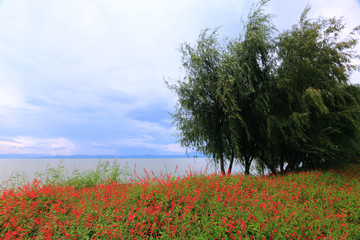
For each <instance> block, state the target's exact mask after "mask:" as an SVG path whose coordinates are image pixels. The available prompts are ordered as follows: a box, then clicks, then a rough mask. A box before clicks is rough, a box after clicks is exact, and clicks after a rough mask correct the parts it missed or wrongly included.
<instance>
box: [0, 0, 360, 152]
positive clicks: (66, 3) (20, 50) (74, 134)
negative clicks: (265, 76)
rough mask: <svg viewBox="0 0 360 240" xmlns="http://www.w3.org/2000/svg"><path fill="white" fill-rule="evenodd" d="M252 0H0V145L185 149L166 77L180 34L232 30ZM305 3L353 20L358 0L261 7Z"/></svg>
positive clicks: (173, 74) (284, 21) (296, 9)
mask: <svg viewBox="0 0 360 240" xmlns="http://www.w3.org/2000/svg"><path fill="white" fill-rule="evenodd" d="M252 2H253V1H244V0H151V1H149V0H131V1H125V0H76V1H74V0H32V1H29V0H0V154H4V153H36V154H53V155H55V154H67V155H71V154H119V155H127V154H140V155H141V154H156V155H161V154H182V153H184V151H185V150H184V149H182V148H181V147H180V146H179V144H178V143H177V139H176V137H175V136H173V134H174V133H175V129H174V127H173V126H172V125H171V119H170V117H169V114H168V112H172V111H173V109H174V104H175V101H176V96H174V95H173V93H171V92H170V91H169V90H168V89H167V88H166V87H165V86H164V79H168V78H170V79H173V80H177V79H179V78H181V76H182V74H183V72H182V71H181V69H180V64H181V63H180V60H181V55H180V53H179V51H178V49H179V47H180V44H181V43H183V42H190V43H193V42H195V40H196V39H197V36H198V34H199V33H200V31H201V30H202V29H205V28H214V27H217V26H221V28H220V31H219V32H220V35H221V36H223V37H229V38H232V37H236V36H237V35H238V34H239V32H240V31H241V29H242V26H241V19H242V18H243V17H245V16H246V14H247V11H248V9H249V7H250V6H251V4H252ZM308 2H309V3H310V5H311V6H312V11H311V13H310V16H311V17H318V16H325V17H332V16H338V17H340V16H344V19H345V21H346V22H347V23H348V26H349V28H350V27H355V26H356V25H358V24H360V14H359V13H360V0H342V1H338V0H309V1H308V0H293V1H283V0H273V1H271V2H270V4H269V6H268V8H267V10H268V11H269V12H271V13H274V14H275V15H276V18H275V19H274V23H275V24H276V25H277V26H278V28H279V29H280V30H283V29H287V28H289V27H290V26H291V25H292V24H294V23H296V22H297V21H298V19H299V16H300V14H301V12H302V10H303V9H304V7H305V6H306V4H307V3H308ZM358 49H359V48H358ZM351 81H352V82H353V83H360V74H354V75H353V76H352V77H351Z"/></svg>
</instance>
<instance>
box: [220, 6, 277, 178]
mask: <svg viewBox="0 0 360 240" xmlns="http://www.w3.org/2000/svg"><path fill="white" fill-rule="evenodd" d="M267 2H268V1H261V2H259V3H258V4H257V5H255V6H254V8H253V9H252V10H251V11H250V13H249V15H248V17H247V19H246V22H245V23H244V31H243V34H241V35H240V37H239V38H238V39H234V40H233V41H231V42H229V44H228V50H227V51H226V53H225V57H224V61H223V63H222V72H221V76H222V78H221V83H222V85H223V86H224V87H223V88H222V90H223V98H222V107H223V109H224V110H225V112H226V116H227V118H228V122H229V127H230V134H231V135H230V136H231V139H232V142H233V147H234V149H235V150H236V155H235V156H236V158H237V159H239V160H240V163H242V164H243V166H244V167H245V174H249V172H250V166H251V163H252V161H253V160H254V159H255V158H259V157H260V154H261V153H262V149H263V148H264V145H266V141H265V139H264V137H263V136H262V134H263V133H264V132H266V117H267V114H268V110H269V109H268V106H269V103H268V100H269V97H268V92H267V85H268V83H269V82H270V81H271V78H272V72H273V71H274V61H273V53H274V48H275V45H274V40H273V34H274V32H275V31H276V29H275V27H274V26H273V24H272V22H271V18H272V16H271V15H269V14H265V13H264V10H263V7H264V6H265V4H266V3H267Z"/></svg>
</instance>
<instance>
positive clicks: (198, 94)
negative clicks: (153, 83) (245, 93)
mask: <svg viewBox="0 0 360 240" xmlns="http://www.w3.org/2000/svg"><path fill="white" fill-rule="evenodd" d="M181 52H182V54H183V57H182V65H183V68H184V70H185V71H186V77H185V79H184V80H183V81H178V83H177V84H174V85H170V84H168V87H169V88H170V89H172V90H173V91H174V92H175V93H176V94H177V96H178V98H179V100H178V104H177V105H176V112H175V113H174V114H173V115H172V117H173V119H174V122H175V123H176V126H177V128H178V129H179V130H180V133H179V137H180V139H181V144H182V145H183V146H185V147H193V148H195V149H196V150H197V151H199V152H203V153H204V154H206V155H208V156H212V157H213V159H214V160H215V161H216V162H220V167H221V172H222V174H225V153H226V152H228V151H227V143H226V136H225V135H226V129H227V127H228V126H227V122H226V119H225V114H224V111H223V109H222V108H221V104H220V99H219V94H218V87H219V74H218V73H219V70H220V69H221V61H222V57H223V49H222V48H221V46H220V45H219V42H218V40H217V35H216V30H215V31H213V32H212V33H210V34H208V30H205V31H203V32H202V33H201V34H200V36H199V39H198V41H197V45H196V46H195V47H192V46H190V44H183V45H182V47H181Z"/></svg>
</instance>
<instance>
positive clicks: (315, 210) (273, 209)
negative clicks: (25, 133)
mask: <svg viewBox="0 0 360 240" xmlns="http://www.w3.org/2000/svg"><path fill="white" fill-rule="evenodd" d="M64 172H65V171H64V168H63V167H61V166H60V167H58V168H56V169H48V170H47V171H46V172H45V173H43V174H42V175H39V176H41V177H42V180H41V181H40V180H39V179H36V180H34V181H33V182H31V183H28V184H26V185H24V186H23V187H21V188H17V189H7V190H5V191H4V192H3V193H2V195H1V197H0V226H3V227H2V228H0V238H1V239H111V238H112V239H360V234H359V233H360V207H359V202H360V199H359V197H360V166H359V165H352V166H351V167H348V168H346V169H342V170H331V171H308V172H299V173H293V174H288V175H285V176H271V177H266V176H257V177H254V176H243V175H232V176H219V175H216V174H212V175H204V174H197V173H194V172H192V171H189V172H188V174H187V176H185V177H176V176H174V175H170V174H165V175H162V176H160V177H155V176H154V175H152V176H150V174H148V173H146V174H145V177H143V178H141V177H139V176H137V174H136V172H135V173H134V174H133V175H131V174H130V173H129V172H128V169H125V168H121V166H120V165H119V164H117V163H113V164H112V165H111V164H110V163H108V162H107V163H101V164H100V165H99V166H98V167H97V168H96V169H95V170H93V171H86V172H79V171H75V172H73V174H71V175H70V176H66V175H65V174H64ZM175 172H176V171H175ZM126 177H132V178H131V184H129V183H126V182H124V181H123V179H126Z"/></svg>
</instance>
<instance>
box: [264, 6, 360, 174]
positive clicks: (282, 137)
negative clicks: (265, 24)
mask: <svg viewBox="0 0 360 240" xmlns="http://www.w3.org/2000/svg"><path fill="white" fill-rule="evenodd" d="M309 11H310V7H306V8H305V10H304V12H303V13H302V15H301V18H300V22H299V23H298V24H296V25H294V26H293V27H292V29H291V30H288V31H285V32H283V33H281V34H280V35H279V37H278V42H277V47H278V48H277V56H278V59H277V60H278V63H279V64H278V68H277V70H276V76H275V81H274V83H273V88H272V89H269V92H270V93H271V94H270V95H271V99H270V102H271V112H270V114H269V119H268V122H269V134H268V136H270V137H269V143H270V146H271V149H272V151H273V159H272V161H271V162H272V163H273V164H274V165H275V166H276V167H279V168H280V170H287V171H292V170H295V169H297V168H300V167H301V168H304V167H306V168H314V167H320V166H324V165H331V164H336V165H337V164H339V163H341V162H343V161H345V160H346V159H351V158H353V157H355V156H358V155H359V153H360V144H359V143H360V134H359V133H360V132H359V131H360V128H359V123H360V121H359V120H360V105H359V103H360V102H359V96H360V95H359V87H357V86H353V85H350V84H349V76H350V73H351V71H353V70H355V69H356V66H355V65H353V64H352V59H354V58H355V57H356V54H355V53H354V52H352V51H351V50H352V49H353V48H354V46H355V45H356V44H357V42H358V41H357V39H355V38H353V37H352V36H353V34H355V32H356V31H357V30H358V29H354V31H353V32H351V33H350V36H349V37H347V38H344V39H343V37H342V36H343V34H342V30H343V29H344V28H345V25H344V24H343V23H342V20H341V19H335V18H331V19H323V18H318V19H315V20H311V19H308V17H307V14H308V12H309ZM284 165H286V169H284Z"/></svg>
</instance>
